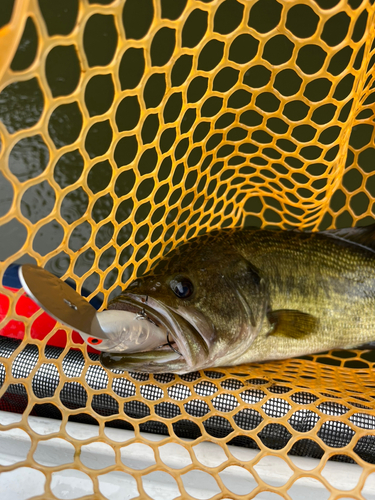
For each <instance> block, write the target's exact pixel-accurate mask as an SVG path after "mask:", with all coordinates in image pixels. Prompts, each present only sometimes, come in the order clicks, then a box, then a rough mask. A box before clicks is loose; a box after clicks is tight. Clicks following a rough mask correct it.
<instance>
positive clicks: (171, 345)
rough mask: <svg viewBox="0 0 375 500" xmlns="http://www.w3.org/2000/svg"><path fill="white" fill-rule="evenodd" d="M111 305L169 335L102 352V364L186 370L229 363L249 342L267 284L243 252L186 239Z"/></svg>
mask: <svg viewBox="0 0 375 500" xmlns="http://www.w3.org/2000/svg"><path fill="white" fill-rule="evenodd" d="M209 241H210V240H209ZM209 241H208V243H209ZM109 309H122V310H127V311H131V312H139V311H142V313H143V314H144V315H145V316H146V317H147V318H148V319H149V320H151V321H152V322H154V323H155V324H156V325H158V326H160V327H161V328H163V329H164V330H165V331H166V332H168V334H167V342H166V345H164V346H161V347H160V348H159V349H157V350H151V351H143V352H138V353H132V354H126V353H111V354H109V353H105V354H102V358H101V361H102V363H103V364H104V365H105V366H107V367H109V368H121V369H126V370H134V371H146V372H174V373H187V372H191V371H194V370H198V369H202V368H207V367H214V366H225V365H230V364H233V361H234V360H235V359H236V358H238V357H239V356H240V355H241V354H243V352H244V350H246V349H247V348H249V347H250V345H251V343H252V342H253V341H254V339H255V338H256V336H257V334H258V332H259V330H260V327H261V323H262V321H263V318H264V316H265V309H266V290H265V284H264V282H263V280H262V278H261V277H260V275H259V273H258V272H257V270H256V269H254V267H253V266H251V264H250V263H249V262H248V261H247V260H246V259H244V258H243V257H242V256H241V255H240V253H238V252H236V251H234V250H233V249H231V248H226V247H225V245H224V246H219V247H217V246H215V245H214V244H212V243H211V244H207V242H206V244H203V245H202V244H201V245H198V247H194V246H193V247H192V246H191V245H190V244H189V245H183V246H181V247H180V248H179V249H178V251H176V252H174V253H173V254H172V255H169V256H167V257H166V258H164V259H163V260H162V261H161V262H160V263H159V265H158V266H157V267H156V268H155V269H154V270H153V272H152V273H151V274H149V275H146V276H144V277H141V278H138V279H137V280H135V281H134V282H133V283H132V284H130V286H129V287H128V288H127V290H126V291H125V292H124V293H123V294H121V295H120V296H118V297H117V298H116V299H114V300H113V301H112V302H111V303H110V304H109Z"/></svg>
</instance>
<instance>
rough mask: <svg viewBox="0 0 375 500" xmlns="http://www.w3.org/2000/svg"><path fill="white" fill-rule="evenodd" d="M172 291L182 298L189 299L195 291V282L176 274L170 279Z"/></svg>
mask: <svg viewBox="0 0 375 500" xmlns="http://www.w3.org/2000/svg"><path fill="white" fill-rule="evenodd" d="M169 286H170V287H171V290H172V292H173V293H174V294H175V295H176V296H177V297H179V298H180V299H187V298H188V297H190V295H192V293H193V292H194V286H193V283H192V282H191V281H190V280H189V279H188V278H185V277H184V276H176V277H175V278H174V279H173V280H171V281H170V283H169Z"/></svg>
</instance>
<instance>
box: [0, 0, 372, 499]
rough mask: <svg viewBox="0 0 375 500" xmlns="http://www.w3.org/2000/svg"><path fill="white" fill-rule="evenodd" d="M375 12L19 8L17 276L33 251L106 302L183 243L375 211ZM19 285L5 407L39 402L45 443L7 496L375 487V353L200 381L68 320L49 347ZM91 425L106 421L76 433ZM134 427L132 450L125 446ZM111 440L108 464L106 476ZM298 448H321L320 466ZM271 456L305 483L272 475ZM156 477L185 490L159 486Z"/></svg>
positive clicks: (8, 21) (161, 6)
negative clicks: (134, 358) (29, 485)
mask: <svg viewBox="0 0 375 500" xmlns="http://www.w3.org/2000/svg"><path fill="white" fill-rule="evenodd" d="M374 9H375V7H374V5H373V2H372V1H366V0H364V1H361V0H350V1H348V2H344V1H337V0H315V1H313V0H304V1H298V2H288V1H281V0H280V1H276V0H258V1H255V0H251V1H250V0H224V1H221V0H212V1H210V0H202V1H196V0H173V1H172V0H126V1H123V0H114V1H111V0H85V1H83V0H82V1H81V2H79V1H78V0H69V1H68V0H64V1H60V2H57V3H53V6H52V3H51V2H49V1H47V0H39V1H37V0H16V1H15V2H14V3H13V2H9V1H5V2H3V3H2V5H1V6H0V14H1V16H2V17H0V25H2V27H1V30H0V143H1V150H0V165H1V170H0V223H1V244H0V259H1V260H2V261H3V265H2V266H1V268H2V271H1V274H0V277H2V276H3V273H4V270H5V269H6V268H7V267H8V265H9V264H11V263H13V262H16V261H17V262H34V263H37V264H38V265H40V266H42V267H46V268H47V269H49V270H51V271H52V272H54V273H55V274H57V275H59V276H62V277H63V278H64V279H65V278H67V277H70V278H73V279H74V280H75V282H76V284H77V289H78V291H80V290H81V289H82V287H86V288H87V289H89V290H90V292H91V296H90V297H92V296H94V295H95V294H98V293H99V295H100V296H102V297H103V298H104V304H106V303H107V301H108V298H110V297H113V296H115V295H116V294H118V293H119V292H120V290H121V289H122V288H124V287H125V286H126V284H127V283H128V282H129V281H130V280H131V279H134V277H135V276H137V275H140V274H142V273H144V272H145V271H146V270H147V269H149V268H150V266H151V265H152V264H153V262H154V261H155V259H157V258H158V257H160V255H162V254H165V253H166V252H167V251H168V250H169V249H170V248H172V247H173V246H174V245H176V244H177V243H179V242H181V241H185V240H186V239H188V238H191V237H193V236H194V235H197V234H201V233H203V232H205V231H209V230H212V229H213V228H222V227H228V226H233V227H234V226H241V225H244V224H246V225H258V226H262V227H282V228H291V227H300V228H306V229H308V230H317V229H319V228H320V229H322V228H324V229H325V228H328V227H345V226H351V225H358V224H359V225H366V224H368V223H370V222H372V221H373V219H374V201H373V200H374V196H375V169H374V166H375V146H374V102H375V74H374V64H375V36H374V31H375V28H374V26H375V25H374ZM1 293H2V294H3V295H5V296H6V297H7V298H8V300H7V304H8V305H7V307H6V310H2V311H0V312H1V314H2V316H1V319H2V321H1V323H0V328H3V327H8V328H9V327H10V326H11V327H12V328H14V331H17V332H20V331H23V332H24V337H23V340H22V342H21V343H13V344H12V347H9V349H7V348H5V350H3V351H2V357H1V358H0V375H1V377H2V378H1V379H0V380H2V386H1V389H0V396H2V399H1V402H2V406H1V407H0V409H1V410H8V411H13V412H18V413H19V418H18V419H13V420H11V419H10V417H6V416H4V415H5V413H4V414H2V417H1V419H0V421H1V425H0V436H2V437H3V438H6V437H7V436H8V437H9V436H10V437H12V436H18V438H19V439H21V438H22V439H23V440H24V442H25V448H24V455H23V456H22V457H18V459H14V460H13V462H12V463H0V466H1V471H2V472H1V474H0V486H1V485H3V484H5V483H4V482H2V481H6V478H11V477H12V476H11V474H12V473H13V472H14V471H16V470H17V469H22V470H23V471H24V473H25V474H29V476H25V477H31V478H32V479H33V480H34V479H35V480H39V481H40V484H41V486H40V490H38V491H39V492H38V493H37V494H35V495H36V496H35V495H34V496H33V498H41V499H42V498H43V499H45V498H67V497H64V496H63V495H64V493H63V491H64V488H65V489H66V491H68V490H69V484H70V482H71V481H72V478H78V479H79V481H81V482H82V485H83V486H82V488H83V490H82V491H81V494H80V495H79V496H74V494H73V493H72V492H70V493H68V494H70V495H71V496H68V497H69V498H93V495H95V498H103V499H104V498H109V499H112V498H120V497H117V496H116V492H112V493H111V490H110V488H108V487H106V486H105V485H106V484H107V485H108V482H109V483H110V482H111V477H112V476H111V475H113V474H114V475H116V474H117V475H120V476H121V478H122V480H124V481H125V482H124V484H126V488H127V490H126V491H127V492H128V493H127V494H128V498H137V497H140V498H180V497H181V498H211V497H212V498H217V499H218V498H233V495H234V496H238V495H248V496H247V498H259V499H261V498H275V499H276V498H285V499H288V500H289V499H293V498H297V497H298V494H301V491H302V493H303V492H306V488H309V487H310V486H311V485H312V484H315V486H316V484H319V485H320V487H321V489H320V490H319V491H320V492H321V496H320V497H319V498H332V499H333V498H335V499H336V498H337V499H338V498H344V497H345V498H353V499H362V500H363V499H368V498H373V497H372V496H370V494H369V493H368V492H369V491H370V492H371V491H372V487H373V483H372V482H371V481H373V480H374V479H373V477H372V475H371V474H372V471H373V463H374V462H375V423H374V422H375V420H374V419H375V412H374V394H375V393H374V388H375V385H374V377H373V368H374V366H373V364H374V359H373V356H372V355H371V352H368V351H363V352H360V351H348V352H345V353H342V352H331V353H328V354H326V355H315V356H311V357H307V358H306V359H304V360H302V359H298V360H296V359H294V360H286V361H282V362H277V363H276V362H274V363H267V364H264V365H259V364H257V365H251V366H241V367H237V368H231V369H220V370H213V371H208V372H200V373H196V374H192V375H186V376H180V377H178V376H174V375H165V376H159V375H139V374H131V373H129V374H128V373H116V372H111V371H108V370H104V369H103V368H101V367H100V364H99V362H98V361H97V360H96V358H95V356H93V355H91V354H90V353H88V352H87V350H86V348H85V347H84V346H83V345H82V344H80V343H79V341H78V340H77V342H74V340H75V337H73V338H72V336H71V332H70V331H69V330H67V329H65V331H66V338H67V341H66V347H65V348H64V349H63V350H61V352H60V353H56V352H55V351H54V354H53V353H52V351H50V350H49V346H48V345H47V344H46V343H47V342H48V341H50V340H51V339H52V338H53V336H54V335H55V334H56V332H58V331H61V330H62V329H64V328H63V327H62V326H61V325H59V324H51V325H50V327H49V329H47V331H46V332H45V339H44V340H39V339H38V338H36V336H35V335H34V332H35V329H37V328H39V327H40V325H41V318H42V316H43V315H42V314H41V312H40V310H39V309H38V310H37V311H34V312H33V313H32V314H31V315H30V317H25V316H23V315H22V314H20V311H19V309H18V308H17V304H18V301H19V300H22V299H21V297H22V293H23V292H22V290H20V291H19V292H12V291H10V290H9V289H6V288H4V289H2V290H1ZM7 345H8V344H7ZM9 345H10V344H9ZM72 347H74V348H75V349H76V350H75V351H71V350H70V349H71V348H72ZM26 349H28V350H29V351H28V352H29V353H31V354H32V356H33V357H32V360H33V361H32V362H28V363H26V362H25V359H24V358H23V357H22V356H23V353H24V352H25V350H26ZM71 353H75V354H74V355H73V358H74V357H75V358H74V359H75V363H76V364H78V366H79V370H78V374H77V373H76V374H75V375H71V374H70V375H69V369H68V364H69V362H70V361H69V360H70V358H69V356H72V354H71ZM73 361H74V360H73ZM73 361H72V362H73ZM16 365H17V366H19V368H20V371H17V372H16V370H15V366H16ZM46 370H47V371H48V370H50V371H52V372H53V373H54V374H55V376H56V380H57V382H56V384H55V385H54V386H53V387H52V388H50V389H48V390H47V391H46V392H45V393H43V395H42V396H41V395H40V394H38V390H37V389H36V385H35V384H36V382H35V380H36V379H37V378H38V377H42V376H43V373H44V372H45V371H46ZM96 377H98V380H99V379H100V380H102V385H97V384H95V380H96ZM120 380H121V381H122V382H121V383H122V384H125V386H126V387H127V389H126V391H125V392H123V389H121V390H120V389H119V385H118V384H119V383H120V382H119V381H120ZM121 387H124V385H122V386H121ZM151 390H152V391H153V396H152V398H150V397H149V396H148V395H149V393H150V391H151ZM69 391H71V392H74V391H76V394H77V398H78V399H77V401H76V404H75V405H72V404H71V403H69V402H68V401H69V398H68V395H69ZM125 393H126V394H125ZM155 395H156V396H155ZM198 403H199V405H200V407H201V408H204V411H202V412H201V414H200V415H197V413H196V412H194V411H193V410H192V409H193V408H194V407H195V406H196V405H197V404H198ZM275 407H277V408H278V412H277V413H275V411H274V410H273V408H275ZM44 410H46V412H47V410H48V412H49V413H48V412H47V413H48V414H49V415H54V416H55V418H57V419H61V421H60V420H56V422H58V424H57V423H56V425H52V424H51V425H50V427H48V425H47V424H46V426H45V428H44V430H43V432H39V433H38V432H37V431H36V430H35V427H33V425H34V424H33V419H32V417H33V416H35V415H39V416H40V415H42V416H43V411H44ZM82 415H83V416H84V417H85V419H86V420H82V418H83V417H82ZM7 418H8V419H7ZM9 419H10V420H9ZM80 419H81V420H80ZM74 421H75V422H77V421H78V422H79V421H85V422H90V423H91V424H92V425H91V426H90V427H91V428H92V431H91V433H90V432H89V433H88V434H87V435H86V437H82V436H80V438H78V437H77V436H75V435H74V432H72V431H71V430H70V427H69V426H70V424H71V423H72V422H74ZM301 423H302V424H301ZM116 427H123V428H124V429H125V430H127V431H128V432H130V434H129V435H128V441H126V442H124V441H119V440H116V433H115V430H114V428H116ZM332 428H333V429H336V433H335V435H336V436H337V435H339V436H340V439H338V440H337V441H335V440H332V432H331V431H330V430H329V429H332ZM184 429H189V433H188V435H187V434H186V433H185V434H184V432H185V431H184ZM143 431H151V432H158V433H159V434H160V435H161V436H162V438H161V440H159V441H157V440H156V441H155V438H153V437H152V436H153V434H146V433H144V432H143ZM17 433H18V434H17ZM271 434H272V436H273V438H272V439H271V438H270V437H269V436H270V435H271ZM186 436H187V437H189V438H190V440H186V439H184V438H185V437H186ZM55 440H56V441H55ZM61 440H62V441H61ZM207 441H209V442H211V446H212V448H210V450H211V452H210V453H211V455H210V457H207V454H205V453H203V452H202V449H201V444H202V443H203V442H207ZM57 442H59V443H60V444H61V442H63V443H65V444H64V446H65V447H66V448H65V449H66V453H65V455H64V454H61V456H60V457H59V458H58V459H56V460H55V462H53V461H52V463H49V464H45V463H44V462H43V460H41V459H40V458H38V457H39V455H38V454H40V450H41V449H43V446H48V445H50V446H51V447H52V449H53V445H54V443H57ZM232 445H240V446H232ZM95 446H96V447H98V448H97V449H99V450H100V451H101V453H102V454H103V455H104V456H105V457H107V458H106V460H107V462H106V465H105V466H103V467H102V466H101V467H100V468H97V467H96V466H95V464H94V463H93V461H92V460H91V461H90V450H92V449H93V447H95ZM173 446H174V447H175V449H178V450H179V453H180V456H181V457H182V458H180V462H179V465H176V464H174V463H172V462H170V460H169V455H170V451H171V450H172V448H171V447H173ZM176 447H177V448H176ZM251 449H252V450H257V451H254V452H253V455H246V453H245V452H248V451H249V450H250V451H251ZM241 450H242V451H241ZM250 451H249V452H250ZM241 453H242V454H241ZM295 455H307V456H310V457H315V458H316V459H317V460H316V463H315V464H314V466H313V467H312V468H309V469H303V468H302V466H301V463H300V462H296V461H295V458H294V457H295ZM133 456H134V457H135V459H134V460H133V459H131V457H133ZM140 456H142V457H144V464H143V465H144V467H143V466H142V467H143V468H142V467H141V466H140V465H139V464H138V465H137V463H136V459H137V457H140ZM332 458H333V459H335V460H336V461H337V460H339V461H341V462H342V463H341V464H340V466H341V467H342V470H344V471H346V470H347V469H345V467H348V465H347V464H345V463H344V462H348V463H350V466H351V467H352V468H351V469H350V473H349V472H348V477H349V476H350V477H351V478H352V483H351V485H350V488H351V489H350V488H349V489H348V488H347V489H346V490H345V491H344V490H343V489H342V484H341V483H340V480H339V479H336V480H335V479H334V478H333V477H332V475H328V474H327V473H326V471H327V467H328V466H329V464H330V462H328V460H329V459H332ZM210 460H211V461H210ZM353 463H354V464H357V465H354V464H353ZM271 465H272V466H274V467H275V470H280V471H284V472H285V474H284V476H283V477H284V478H285V480H284V481H281V482H279V483H277V484H276V483H274V482H273V481H272V480H269V478H268V476H267V474H265V473H264V470H265V469H266V468H267V466H271ZM353 471H354V472H353ZM156 472H158V473H160V474H164V476H162V477H164V479H163V481H165V483H168V484H170V488H171V490H170V491H171V492H172V493H171V492H169V493H168V495H170V496H167V493H166V492H165V491H164V490H160V491H162V493H159V496H158V494H157V493H155V491H151V490H150V487H149V481H150V480H151V479H150V478H152V477H153V476H152V475H153V474H154V473H156ZM230 473H231V474H234V476H235V477H237V479H238V480H237V482H235V483H233V482H230V480H229V479H228V477H229V475H230ZM236 474H237V476H236ZM120 476H118V477H120ZM116 477H117V476H116ZM160 477H161V476H160ZM267 478H268V479H267ZM126 481H127V482H126ZM309 481H310V482H309ZM317 482H318V483H317ZM196 484H207V485H208V486H207V490H210V493H209V495H210V496H207V495H208V493H207V495H206V496H204V495H203V494H202V493H197V491H196V490H195V489H194V488H195V485H196ZM210 488H211V489H210ZM301 488H302V490H301ZM266 492H268V493H267V494H269V495H270V496H269V497H264V496H262V495H265V494H266ZM272 494H273V496H272ZM163 495H164V496H163ZM202 495H203V496H202ZM22 498H28V497H27V495H26V496H24V497H22ZM121 498H123V497H121Z"/></svg>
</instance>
